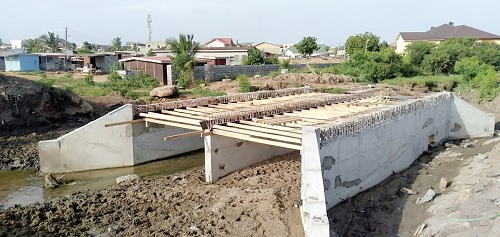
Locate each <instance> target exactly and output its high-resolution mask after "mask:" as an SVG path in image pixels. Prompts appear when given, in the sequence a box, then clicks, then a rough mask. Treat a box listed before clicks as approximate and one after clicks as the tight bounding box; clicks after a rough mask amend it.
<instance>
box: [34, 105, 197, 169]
mask: <svg viewBox="0 0 500 237" xmlns="http://www.w3.org/2000/svg"><path fill="white" fill-rule="evenodd" d="M132 119H133V109H132V105H124V106H122V107H120V108H118V109H116V110H114V111H112V112H110V113H108V114H107V115H105V116H103V117H101V118H99V119H97V120H94V121H92V122H90V123H88V124H87V125H85V126H83V127H80V128H78V129H76V130H74V131H73V132H70V133H68V134H66V135H64V136H62V137H60V138H58V139H55V140H47V141H41V142H39V143H38V150H39V156H40V170H41V171H42V172H43V173H62V172H74V171H82V170H92V169H104V168H114V167H123V166H132V165H136V164H140V163H144V162H149V161H153V160H156V159H160V158H165V157H169V156H172V155H176V154H181V153H185V152H188V151H193V150H197V149H201V148H203V140H202V138H200V137H188V138H184V139H178V140H176V141H174V142H168V143H167V142H164V141H163V137H165V136H168V135H173V134H179V133H184V132H186V131H185V130H184V129H178V128H166V127H164V126H155V127H148V128H146V127H145V125H144V123H136V124H126V125H118V126H113V127H107V128H106V127H104V125H105V124H109V123H116V122H122V121H128V120H132Z"/></svg>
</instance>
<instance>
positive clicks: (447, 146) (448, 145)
mask: <svg viewBox="0 0 500 237" xmlns="http://www.w3.org/2000/svg"><path fill="white" fill-rule="evenodd" d="M444 147H446V148H450V147H453V144H451V143H447V142H445V143H444Z"/></svg>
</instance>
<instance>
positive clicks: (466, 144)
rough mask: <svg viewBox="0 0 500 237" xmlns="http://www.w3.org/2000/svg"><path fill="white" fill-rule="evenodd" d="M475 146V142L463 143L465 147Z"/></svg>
mask: <svg viewBox="0 0 500 237" xmlns="http://www.w3.org/2000/svg"><path fill="white" fill-rule="evenodd" d="M473 147H474V144H473V143H465V144H464V145H463V148H473Z"/></svg>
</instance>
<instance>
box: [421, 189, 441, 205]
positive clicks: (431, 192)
mask: <svg viewBox="0 0 500 237" xmlns="http://www.w3.org/2000/svg"><path fill="white" fill-rule="evenodd" d="M435 196H436V192H435V191H434V190H432V189H429V190H428V191H427V193H425V195H424V196H423V197H422V198H418V199H417V202H416V204H417V205H422V204H424V203H426V202H430V201H432V199H434V197H435Z"/></svg>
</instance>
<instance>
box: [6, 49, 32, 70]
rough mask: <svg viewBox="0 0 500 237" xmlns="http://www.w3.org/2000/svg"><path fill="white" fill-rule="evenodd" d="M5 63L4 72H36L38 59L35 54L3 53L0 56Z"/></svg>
mask: <svg viewBox="0 0 500 237" xmlns="http://www.w3.org/2000/svg"><path fill="white" fill-rule="evenodd" d="M0 56H1V57H3V60H2V61H4V62H5V68H4V70H5V71H38V70H40V59H39V57H38V55H36V54H30V53H19V52H5V53H2V54H1V55H0Z"/></svg>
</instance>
